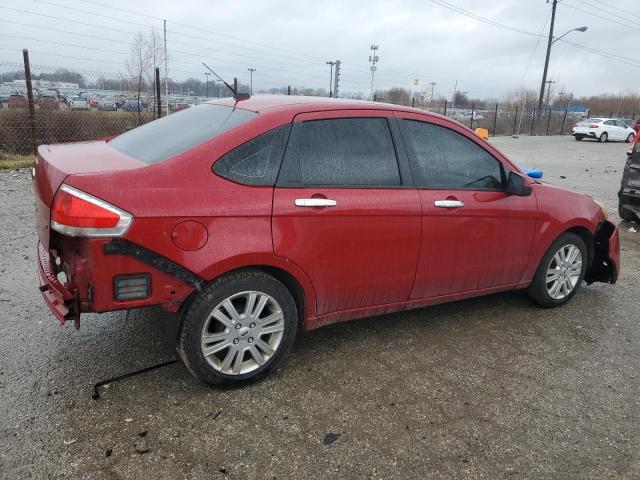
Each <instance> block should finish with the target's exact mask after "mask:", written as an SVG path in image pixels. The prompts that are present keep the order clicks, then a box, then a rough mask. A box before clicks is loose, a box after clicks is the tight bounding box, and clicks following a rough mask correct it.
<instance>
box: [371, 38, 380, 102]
mask: <svg viewBox="0 0 640 480" xmlns="http://www.w3.org/2000/svg"><path fill="white" fill-rule="evenodd" d="M379 59H380V57H378V45H371V55H369V62H370V63H371V94H370V95H369V100H373V77H374V74H375V73H376V70H377V69H378V67H376V63H378V60H379Z"/></svg>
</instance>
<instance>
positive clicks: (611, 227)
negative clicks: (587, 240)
mask: <svg viewBox="0 0 640 480" xmlns="http://www.w3.org/2000/svg"><path fill="white" fill-rule="evenodd" d="M619 274H620V233H619V231H618V226H617V225H615V224H614V223H612V222H609V221H608V220H607V221H604V222H602V223H601V224H600V225H598V229H597V230H596V234H595V248H594V252H593V261H592V262H591V266H590V267H589V270H587V273H586V274H585V277H584V279H585V281H586V282H587V283H588V284H592V283H594V282H605V283H616V281H617V280H618V275H619Z"/></svg>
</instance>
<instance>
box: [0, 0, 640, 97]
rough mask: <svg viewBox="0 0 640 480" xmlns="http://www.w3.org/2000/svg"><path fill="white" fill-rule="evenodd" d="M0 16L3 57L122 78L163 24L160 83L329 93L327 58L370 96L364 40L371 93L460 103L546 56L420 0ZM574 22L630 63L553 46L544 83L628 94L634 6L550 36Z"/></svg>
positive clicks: (635, 52)
mask: <svg viewBox="0 0 640 480" xmlns="http://www.w3.org/2000/svg"><path fill="white" fill-rule="evenodd" d="M447 2H448V3H450V4H453V5H456V6H459V7H461V8H463V9H465V10H468V11H470V12H473V13H476V14H478V15H481V16H483V17H486V18H489V19H491V20H493V21H495V22H499V23H502V24H505V25H508V26H510V27H515V28H517V29H520V30H524V31H527V32H535V33H544V34H548V27H549V24H548V20H549V16H550V11H551V6H550V4H547V3H546V2H545V0H494V1H482V2H480V1H477V0H447ZM101 4H103V5H101ZM594 6H595V7H599V8H594ZM118 9H124V10H130V11H131V12H139V13H143V14H146V15H147V16H144V15H136V14H134V13H128V12H125V11H123V10H118ZM16 10H20V11H16ZM583 10H584V11H583ZM25 12H30V13H25ZM0 14H1V16H2V19H3V22H2V30H0V61H4V62H19V61H21V53H19V50H20V49H22V48H29V50H30V51H31V57H32V63H34V64H41V65H48V66H52V67H67V68H71V69H80V70H91V71H104V72H112V73H118V72H124V61H125V59H126V57H127V52H128V51H129V44H130V42H131V39H132V35H133V34H134V33H135V32H136V31H140V30H149V29H150V28H152V27H154V28H156V29H158V30H160V31H161V30H162V20H161V19H162V18H166V19H167V25H168V26H167V29H168V57H169V59H170V61H169V76H170V77H173V78H177V79H184V78H186V77H188V76H195V77H198V78H201V79H204V69H203V67H202V66H201V65H200V62H201V61H203V60H204V61H206V62H207V63H208V64H210V65H211V66H212V67H214V69H216V68H217V69H218V70H220V73H221V74H222V75H223V76H225V77H227V78H231V77H233V76H237V77H238V78H239V79H240V80H241V81H243V82H246V83H248V77H249V72H248V71H247V68H249V67H253V68H256V71H255V73H254V88H265V87H272V86H281V85H287V84H291V85H292V86H309V87H327V86H328V84H329V67H328V66H327V65H325V61H326V60H336V59H340V60H341V61H342V62H343V67H344V68H343V72H342V78H341V80H342V81H341V85H342V89H343V90H351V91H358V90H359V91H362V92H364V93H368V92H369V82H370V72H369V63H368V57H369V54H370V51H369V48H370V45H371V44H372V43H375V44H378V45H379V51H378V55H379V57H380V60H379V63H378V70H377V72H376V87H377V88H385V87H389V86H402V87H406V88H418V89H421V90H423V89H424V90H429V89H430V86H429V82H437V85H436V86H435V90H436V94H441V95H446V96H450V95H451V92H452V91H453V87H454V83H455V81H456V80H457V81H458V89H459V90H462V91H468V92H469V96H471V97H478V98H484V97H497V98H499V97H501V96H502V95H504V94H505V93H507V92H508V91H510V90H514V89H516V88H518V87H519V86H522V85H524V86H526V87H529V88H539V83H540V79H541V75H542V66H543V63H544V55H545V49H546V42H545V39H542V40H541V41H540V43H539V45H538V46H537V49H536V43H537V42H538V39H537V38H536V37H535V36H530V35H525V34H522V33H516V32H512V31H508V30H505V29H502V28H497V27H494V26H491V25H487V24H485V23H481V22H479V21H476V20H474V19H472V18H469V17H467V16H464V15H461V14H459V13H456V12H454V11H452V10H450V9H447V8H445V7H443V6H441V5H437V4H436V2H435V1H430V0H395V1H394V0H367V1H364V0H363V1H356V0H353V1H349V2H347V1H342V2H341V1H337V0H334V1H292V0H288V1H284V0H261V1H256V0H251V1H250V0H228V1H225V2H220V1H204V0H182V1H180V2H176V1H168V0H137V1H135V2H131V1H128V2H127V1H124V0H109V1H107V0H51V1H49V0H46V1H45V0H0ZM594 14H595V15H598V16H600V17H604V18H599V17H597V16H595V15H594ZM108 17H112V18H108ZM605 18H606V19H609V20H611V21H607V20H605ZM72 20H73V21H74V22H75V23H74V22H72ZM16 22H18V23H16ZM614 22H618V23H614ZM83 23H86V24H91V25H84V24H83ZM583 25H585V26H588V30H587V32H585V33H579V32H573V33H571V34H570V35H569V36H567V37H566V39H567V40H570V41H572V42H576V43H579V44H580V45H583V46H585V47H589V48H594V49H597V50H600V51H604V52H608V53H612V54H616V55H619V56H621V57H624V58H626V59H627V60H625V61H626V62H628V63H623V62H621V61H616V60H613V59H610V58H605V57H602V56H598V55H595V54H593V53H589V52H587V51H584V50H582V49H579V48H576V47H574V46H572V45H569V44H566V43H563V42H558V43H556V44H555V45H554V47H553V50H552V55H551V64H550V68H549V78H550V79H552V80H555V81H556V82H557V83H556V84H555V85H554V88H557V89H558V90H560V89H564V90H566V91H567V92H572V93H573V94H574V95H578V96H579V95H588V94H598V93H613V94H617V93H620V92H621V91H622V90H626V89H632V90H635V91H637V90H639V89H640V83H639V80H638V79H639V78H640V42H639V41H638V40H639V39H640V0H562V1H561V2H560V4H559V6H558V10H557V16H556V35H558V36H559V35H561V34H562V33H564V32H566V31H567V30H570V29H572V28H576V27H580V26H583ZM43 27H48V28H49V29H45V28H43ZM190 27H193V28H190ZM51 29H56V30H57V31H56V30H51ZM93 37H99V38H93ZM53 42H58V43H53ZM73 45H75V46H73ZM54 54H55V55H54ZM56 55H57V56H56ZM69 57H76V58H69ZM530 59H531V61H530ZM629 63H631V64H632V65H630V64H629ZM527 66H528V68H527ZM0 68H4V69H6V68H7V67H6V66H5V67H0ZM414 79H419V80H420V85H419V86H418V87H414V86H413V80H414Z"/></svg>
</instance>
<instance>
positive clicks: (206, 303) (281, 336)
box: [176, 270, 298, 386]
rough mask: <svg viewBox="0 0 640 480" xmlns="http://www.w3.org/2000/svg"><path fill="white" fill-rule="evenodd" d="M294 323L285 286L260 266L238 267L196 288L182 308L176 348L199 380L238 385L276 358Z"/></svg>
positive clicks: (261, 372)
mask: <svg viewBox="0 0 640 480" xmlns="http://www.w3.org/2000/svg"><path fill="white" fill-rule="evenodd" d="M252 294H255V297H254V298H251V295H252ZM265 298H266V300H264V299H265ZM263 300H264V304H263V303H262V302H263ZM227 302H229V303H227ZM228 305H230V307H229V306H228ZM250 305H251V306H250ZM261 306H262V308H261ZM243 309H244V310H243ZM258 309H260V312H258ZM254 312H257V314H255V315H254V314H253V313H254ZM274 319H277V320H274ZM245 321H246V323H245ZM297 327H298V311H297V308H296V304H295V301H294V299H293V296H292V295H291V293H290V292H289V290H288V289H287V287H285V286H284V285H283V284H282V283H281V282H280V281H278V280H277V279H275V278H274V277H272V276H270V275H267V274H266V273H264V272H261V271H258V270H244V271H239V272H234V273H230V274H228V275H224V276H222V277H220V278H218V279H216V280H214V281H213V282H211V283H210V284H209V285H207V286H206V287H205V288H204V289H203V290H202V291H201V292H199V293H197V294H196V296H195V298H193V299H192V301H191V302H190V303H189V305H188V307H187V308H186V309H185V311H184V314H183V317H182V322H181V325H180V329H179V332H178V341H177V347H176V349H177V352H178V356H179V357H180V358H181V359H182V361H183V363H184V364H185V366H186V367H187V369H188V370H189V371H190V372H191V373H192V374H193V375H194V376H195V377H196V378H197V379H199V380H200V381H202V382H204V383H206V384H208V385H211V386H217V385H239V384H243V383H247V382H249V381H252V380H255V379H257V378H259V377H261V376H263V375H265V374H266V373H267V372H269V371H270V370H273V369H274V368H275V367H276V366H277V365H278V364H279V363H280V362H282V360H283V359H284V358H285V357H286V356H287V354H288V353H289V351H290V350H291V347H292V346H293V342H294V340H295V337H296V331H297ZM267 332H268V333H267ZM221 347H222V348H221ZM206 352H210V353H206ZM229 359H230V360H229Z"/></svg>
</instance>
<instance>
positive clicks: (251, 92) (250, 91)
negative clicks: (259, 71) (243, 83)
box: [247, 68, 256, 95]
mask: <svg viewBox="0 0 640 480" xmlns="http://www.w3.org/2000/svg"><path fill="white" fill-rule="evenodd" d="M247 70H249V76H250V79H249V95H253V72H255V71H256V69H255V68H247Z"/></svg>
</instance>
